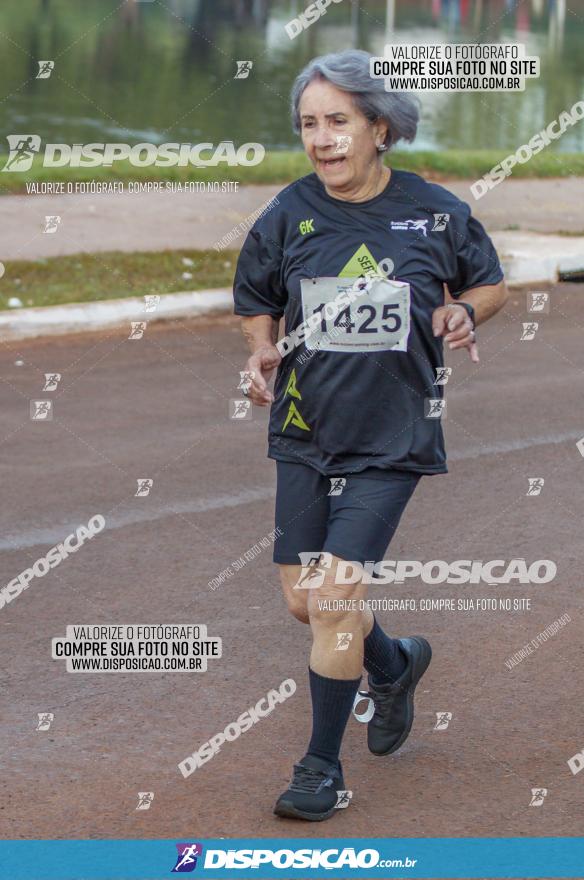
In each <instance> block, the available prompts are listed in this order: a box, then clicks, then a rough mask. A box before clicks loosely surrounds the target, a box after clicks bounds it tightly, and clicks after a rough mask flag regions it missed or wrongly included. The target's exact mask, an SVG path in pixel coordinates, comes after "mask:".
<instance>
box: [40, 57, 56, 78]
mask: <svg viewBox="0 0 584 880" xmlns="http://www.w3.org/2000/svg"><path fill="white" fill-rule="evenodd" d="M54 69H55V62H54V61H39V72H38V73H37V75H36V78H37V79H48V78H49V77H50V75H51V73H52V72H53V70H54Z"/></svg>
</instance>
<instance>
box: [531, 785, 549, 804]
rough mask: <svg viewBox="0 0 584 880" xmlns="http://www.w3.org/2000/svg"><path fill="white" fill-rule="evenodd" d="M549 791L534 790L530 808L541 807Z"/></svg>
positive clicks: (545, 789)
mask: <svg viewBox="0 0 584 880" xmlns="http://www.w3.org/2000/svg"><path fill="white" fill-rule="evenodd" d="M547 793H548V790H547V788H532V789H531V800H530V802H529V806H530V807H541V805H542V804H543V802H544V800H545V798H546V796H547Z"/></svg>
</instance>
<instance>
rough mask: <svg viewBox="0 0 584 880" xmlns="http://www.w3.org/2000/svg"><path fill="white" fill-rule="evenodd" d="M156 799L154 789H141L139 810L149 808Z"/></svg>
mask: <svg viewBox="0 0 584 880" xmlns="http://www.w3.org/2000/svg"><path fill="white" fill-rule="evenodd" d="M153 800H154V792H153V791H139V792H138V806H137V807H136V809H137V810H149V809H150V805H151V804H152V801H153Z"/></svg>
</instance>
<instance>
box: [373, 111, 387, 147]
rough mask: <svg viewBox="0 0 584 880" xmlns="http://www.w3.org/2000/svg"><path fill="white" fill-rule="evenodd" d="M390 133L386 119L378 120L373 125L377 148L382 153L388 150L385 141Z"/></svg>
mask: <svg viewBox="0 0 584 880" xmlns="http://www.w3.org/2000/svg"><path fill="white" fill-rule="evenodd" d="M388 132H389V127H388V125H387V122H385V120H384V119H377V120H376V121H375V122H374V123H373V136H374V138H375V146H376V147H377V149H378V150H379V152H380V153H381V152H383V151H384V150H386V149H387V147H386V146H385V140H386V138H387V135H388Z"/></svg>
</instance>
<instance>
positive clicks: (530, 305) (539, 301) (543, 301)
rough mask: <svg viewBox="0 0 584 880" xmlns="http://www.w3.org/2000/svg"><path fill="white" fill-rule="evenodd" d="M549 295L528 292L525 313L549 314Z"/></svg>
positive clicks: (539, 292) (540, 291)
mask: <svg viewBox="0 0 584 880" xmlns="http://www.w3.org/2000/svg"><path fill="white" fill-rule="evenodd" d="M549 301H550V295H549V293H546V292H545V291H543V290H538V291H530V292H529V293H528V294H527V311H528V312H545V313H546V314H548V313H549V310H550V309H549Z"/></svg>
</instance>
